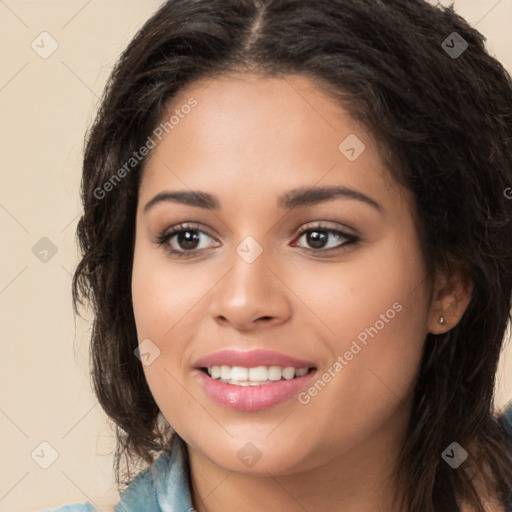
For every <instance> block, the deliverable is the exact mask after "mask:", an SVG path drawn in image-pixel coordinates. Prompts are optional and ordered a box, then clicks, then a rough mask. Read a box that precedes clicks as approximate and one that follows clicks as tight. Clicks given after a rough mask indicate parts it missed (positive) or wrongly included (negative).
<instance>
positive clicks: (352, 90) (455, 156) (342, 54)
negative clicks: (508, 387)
mask: <svg viewBox="0 0 512 512" xmlns="http://www.w3.org/2000/svg"><path fill="white" fill-rule="evenodd" d="M454 32H456V33H457V34H458V35H459V36H460V37H462V38H463V40H464V41H465V42H466V43H467V48H466V50H465V51H464V52H463V53H462V54H460V55H457V56H455V55H454V54H453V53H452V54H450V52H449V51H448V50H447V48H446V45H445V44H444V43H443V41H445V39H446V38H447V37H449V36H450V37H452V39H451V40H450V39H448V40H449V41H450V45H449V46H450V47H453V46H455V42H454V41H458V44H460V41H461V40H460V39H457V40H454V39H453V37H457V36H453V33H454ZM458 48H460V46H459V47H458ZM230 72H234V73H258V74H259V75H261V76H263V77H279V76H285V75H286V74H298V75H302V76H306V77H309V78H311V79H312V80H313V81H314V82H315V83H316V84H317V85H318V87H321V89H322V90H323V91H325V92H326V93H327V94H329V95H330V97H332V98H334V99H335V100H336V101H339V102H340V103H342V104H343V106H344V107H345V108H346V109H348V110H349V112H350V113H351V115H352V116H353V117H354V119H356V120H358V121H360V122H361V123H363V125H364V126H365V127H366V128H367V129H368V131H369V133H370V134H372V135H373V136H374V138H375V140H377V141H378V143H379V151H380V152H381V154H382V157H383V158H384V160H385V161H386V163H387V164H388V166H389V170H390V172H391V173H392V175H393V177H394V178H395V179H396V181H397V182H399V183H400V184H402V185H403V186H405V187H406V188H407V189H409V190H410V191H412V193H413V195H414V197H415V201H416V209H417V212H418V218H419V225H418V231H419V234H420V239H421V246H422V251H423V254H424V257H425V261H426V263H427V266H428V269H429V270H430V274H429V276H432V275H433V273H434V271H436V270H437V269H441V268H450V265H449V263H450V262H460V263H462V264H464V266H465V267H466V268H467V270H468V272H469V275H470V278H471V280H472V282H473V292H472V297H471V301H470V303H469V305H468V308H467V310H466V311H465V313H464V315H463V316H462V318H461V320H460V322H459V323H458V324H457V325H456V326H455V327H454V328H453V329H451V330H449V331H448V332H446V333H445V334H441V335H433V334H430V333H429V334H428V335H427V339H426V342H425V347H424V353H423V358H422V362H421V367H420V370H419V373H418V375H417V380H416V383H415V390H414V398H413V404H412V413H411V417H410V423H409V425H408V435H407V440H406V442H405V444H404V446H403V449H402V452H401V454H400V463H399V465H398V468H397V472H398V473H397V478H398V479H399V482H401V487H403V489H405V495H404V497H402V501H401V503H402V505H404V506H406V507H407V510H410V511H414V512H434V511H447V510H450V511H458V510H460V509H459V505H460V504H461V503H462V502H465V503H466V502H467V503H469V504H470V505H471V506H473V507H474V509H475V510H477V511H479V512H484V508H483V504H482V502H481V500H480V496H479V494H478V493H477V489H476V487H475V485H474V483H473V481H472V479H473V475H472V474H470V472H469V471H468V470H466V464H464V465H462V466H460V468H459V469H458V470H456V471H454V470H453V469H452V468H450V467H449V466H448V464H446V463H445V462H444V461H442V459H441V453H442V452H443V450H444V449H445V448H446V447H447V446H448V445H449V444H450V443H452V442H453V441H454V440H457V442H458V443H459V444H461V445H462V446H464V447H467V449H468V451H469V454H470V458H469V459H468V460H469V461H470V462H471V463H472V464H470V465H468V467H471V466H474V467H475V468H476V469H477V470H478V471H479V472H480V471H481V472H482V474H483V475H484V476H485V486H486V488H487V489H488V492H489V493H492V494H493V495H494V496H496V497H497V499H499V500H500V501H502V502H505V501H507V500H510V499H511V489H510V482H512V455H511V453H510V451H509V448H508V447H507V438H506V433H505V430H504V426H503V424H502V419H503V418H502V417H501V418H500V417H499V416H496V412H495V410H494V403H493V400H494V398H493V396H494V385H495V378H496V372H497V367H498V361H499V356H500V351H501V349H502V346H503V344H504V340H505V339H506V336H505V335H506V333H507V326H508V325H509V322H510V320H511V316H510V311H511V306H512V304H511V291H512V264H511V263H512V200H511V199H510V197H507V193H506V191H507V190H509V191H510V192H512V190H511V189H510V187H511V186H512V81H511V77H510V75H509V74H508V73H507V71H506V70H505V69H504V68H503V66H502V65H501V64H500V62H499V61H498V60H496V59H495V58H493V57H492V56H490V54H489V53H488V52H487V50H486V48H485V37H484V36H483V35H482V34H481V33H480V32H478V31H477V30H476V29H475V28H473V27H471V26H470V25H469V24H468V23H467V22H466V21H465V20H464V19H463V18H462V17H460V16H459V15H457V14H456V13H455V12H454V9H453V4H452V5H451V6H450V7H447V8H445V7H434V6H432V5H430V4H429V3H427V2H426V1H423V0H315V1H308V0H170V1H167V2H166V3H164V4H163V5H162V6H161V7H160V8H159V10H158V11H157V12H156V13H155V14H154V15H153V16H152V17H151V18H150V19H149V20H148V21H147V22H146V23H145V25H144V26H143V27H142V28H141V29H140V30H139V32H138V33H137V34H136V35H135V37H134V38H133V40H132V41H131V42H130V44H129V45H128V47H127V48H126V49H125V51H124V52H123V53H122V55H121V56H120V58H119V60H118V62H117V63H116V65H115V67H114V69H113V72H112V74H111V76H110V78H109V80H108V82H107V85H106V87H105V90H104V93H103V97H102V99H101V103H100V106H99V110H98V113H97V116H96V119H95V121H94V122H93V124H92V126H91V127H90V129H89V131H88V133H87V138H86V143H85V152H84V160H83V174H82V182H81V200H82V203H83V215H82V216H81V218H80V220H79V223H78V227H77V240H78V243H79V246H80V249H81V260H80V262H79V264H78V266H77V268H76V270H75V273H74V276H73V283H72V292H73V307H74V311H75V313H78V310H79V309H78V306H79V305H81V306H85V305H86V304H87V305H89V306H91V308H92V311H93V315H94V316H93V326H92V334H91V344H90V356H91V366H92V373H91V375H92V382H93V386H94V391H95V393H96V395H97V398H98V400H99V402H100V404H101V406H102V407H103V409H104V410H105V412H106V413H107V415H108V416H109V418H110V419H111V421H113V423H114V424H115V428H116V437H117V447H116V452H115V459H114V466H115V476H116V483H117V485H118V489H121V487H124V486H126V485H127V484H128V483H129V482H130V480H131V479H132V476H133V475H132V474H131V470H130V466H134V465H136V464H141V465H142V466H147V465H149V464H151V463H152V462H153V461H154V459H155V457H156V456H157V454H159V453H160V452H162V451H163V450H166V449H168V448H169V442H170V439H171V437H172V435H175V433H174V432H173V430H172V427H171V426H170V425H169V424H168V423H166V421H165V419H164V418H163V417H162V414H161V412H160V411H159V408H158V406H157V404H156V403H155V401H154V399H153V397H152V394H151V392H150V389H149V387H148V385H147V382H146V379H145V377H144V372H143V368H142V365H141V364H140V361H139V360H138V359H137V358H136V357H135V356H134V350H135V348H136V347H137V345H138V340H137V335H136V328H135V320H134V315H133V308H132V297H131V287H130V284H131V272H132V263H133V249H134V237H135V212H136V208H137V198H138V187H139V184H140V177H141V174H142V171H143V169H144V163H145V161H146V158H143V159H141V160H140V161H138V162H137V163H136V165H134V166H133V168H132V169H131V170H130V172H128V173H126V174H127V175H126V176H125V177H124V178H123V180H122V182H121V183H119V184H117V185H116V186H115V187H113V188H114V190H112V191H110V192H109V193H104V192H102V193H100V192H99V191H100V190H103V191H104V190H105V189H104V188H103V187H104V184H105V183H106V182H107V181H109V180H110V179H111V178H112V176H113V175H114V174H116V173H117V172H118V171H119V169H120V168H121V166H122V165H123V164H124V163H125V162H127V160H129V159H130V158H131V156H132V155H133V153H134V151H136V150H137V149H139V148H140V147H141V146H143V145H144V143H145V141H146V140H147V138H148V136H149V135H150V134H151V133H152V132H153V131H154V130H155V128H156V127H157V126H158V125H159V123H160V122H161V121H162V119H164V117H165V115H166V113H167V112H168V108H169V105H170V104H171V102H172V100H173V98H174V97H175V95H176V94H177V92H178V91H180V90H182V89H183V88H184V87H186V86H187V85H188V84H191V83H192V82H193V81H194V80H197V79H202V78H212V79H213V78H215V77H217V76H221V75H222V74H225V73H230ZM123 455H124V468H121V460H122V459H123ZM142 466H141V467H142ZM122 469H123V470H122ZM132 469H133V467H132Z"/></svg>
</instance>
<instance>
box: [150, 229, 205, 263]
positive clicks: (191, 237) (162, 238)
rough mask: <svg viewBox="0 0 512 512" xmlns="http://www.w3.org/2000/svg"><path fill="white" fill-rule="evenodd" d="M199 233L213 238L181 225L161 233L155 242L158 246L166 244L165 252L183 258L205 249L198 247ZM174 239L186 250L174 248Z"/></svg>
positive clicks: (198, 230) (200, 231)
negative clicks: (186, 254)
mask: <svg viewBox="0 0 512 512" xmlns="http://www.w3.org/2000/svg"><path fill="white" fill-rule="evenodd" d="M199 233H201V234H204V235H206V236H208V237H209V238H212V237H210V235H208V233H205V232H204V231H202V230H200V229H197V228H195V227H192V226H188V225H185V224H180V225H179V226H175V227H174V228H171V229H170V230H169V231H164V232H163V233H161V234H160V235H159V236H158V237H157V239H156V240H155V241H154V242H155V243H156V244H158V245H164V244H165V245H166V247H165V250H166V251H167V252H169V253H171V254H176V255H178V256H181V255H183V254H185V253H191V252H194V251H198V250H202V249H204V247H199V248H198V247H197V243H198V242H199V241H200V237H199V235H198V234H199ZM174 238H176V240H177V243H178V246H182V248H184V250H180V249H175V248H173V244H172V243H171V242H172V241H173V239H174Z"/></svg>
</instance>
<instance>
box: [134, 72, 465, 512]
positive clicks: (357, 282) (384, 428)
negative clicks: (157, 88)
mask: <svg viewBox="0 0 512 512" xmlns="http://www.w3.org/2000/svg"><path fill="white" fill-rule="evenodd" d="M190 97H194V98H195V99H196V100H197V101H198V105H197V107H195V108H194V109H193V110H192V111H191V112H190V113H189V114H188V115H187V116H184V118H183V119H180V122H179V124H177V125H176V126H174V128H173V130H172V131H169V133H168V134H165V135H164V137H163V138H162V140H161V142H159V143H158V145H157V146H156V147H155V148H154V149H153V150H152V151H151V154H150V157H149V160H148V162H147V166H146V168H145V171H144V175H143V179H142V181H141V186H140V190H139V203H138V208H137V219H136V242H135V252H134V266H133V275H132V295H133V307H134V314H135V320H136V326H137V334H138V338H139V342H141V341H142V340H144V339H146V338H149V339H150V340H152V342H153V343H154V344H155V345H156V346H157V347H158V348H159V350H160V355H159V357H157V358H156V359H155V360H154V361H153V362H152V363H151V364H150V365H148V366H144V371H145V376H146V379H147V382H148V384H149V387H150V389H151V392H152V394H153V396H154V398H155V400H156V402H157V404H158V406H159V408H160V410H161V411H162V413H163V415H164V416H165V418H166V419H167V421H168V422H169V423H170V424H171V425H172V427H173V428H174V430H175V431H176V432H177V433H178V434H179V435H180V436H181V437H182V438H183V439H184V440H185V442H186V443H187V445H188V452H189V460H190V472H191V489H192V495H193V506H194V508H195V509H196V510H197V511H199V512H205V511H208V512H220V511H222V512H230V511H235V510H249V511H268V510H280V511H282V512H292V511H293V512H295V511H297V510H302V509H304V510H322V511H324V512H334V511H340V510H343V511H348V512H355V511H361V510H365V511H368V512H370V511H381V510H387V511H390V512H394V511H398V510H399V509H398V508H397V507H396V506H393V504H392V501H391V499H392V492H393V490H394V488H395V484H394V481H393V479H392V478H391V470H392V469H393V467H394V466H395V462H396V457H397V455H398V451H399V448H400V446H401V445H402V444H403V442H404V436H405V432H406V424H407V420H408V417H409V414H410V399H411V395H412V391H413V388H414V381H415V377H416V375H417V372H418V368H419V364H420V360H421V355H422V350H423V346H424V341H425V337H426V335H427V333H428V332H432V333H441V332H444V331H447V330H449V329H451V328H453V327H454V326H455V325H456V323H457V322H458V321H459V319H460V318H461V316H462V314H463V312H464V310H465V309H466V307H467V305H468V303H469V299H470V296H471V284H470V283H469V282H468V281H467V279H465V278H464V275H463V274H462V272H460V273H459V272H458V270H456V271H455V272H454V273H453V276H452V278H451V279H450V280H448V279H447V277H446V275H445V274H442V273H438V274H436V275H435V276H432V275H429V274H428V273H427V270H426V267H425V262H424V258H423V255H422V253H421V249H420V245H419V240H418V233H417V229H416V224H415V223H414V221H413V218H414V213H415V210H414V201H413V198H412V197H411V196H410V194H409V192H408V191H406V190H404V189H401V188H400V186H399V185H398V183H396V182H395V181H394V180H393V178H392V177H391V174H390V173H389V171H388V170H387V169H386V168H385V165H384V163H383V161H382V160H381V158H380V155H379V153H378V151H377V149H376V145H375V143H374V141H373V140H372V139H371V137H370V135H369V134H368V132H367V131H366V130H365V129H364V128H363V127H362V126H361V125H359V124H358V123H356V122H355V121H354V120H353V119H352V118H351V117H350V116H349V115H348V113H347V112H346V111H345V110H344V109H343V108H342V107H341V106H340V105H338V104H337V103H335V102H334V101H333V100H332V99H331V98H329V97H327V96H326V95H324V94H323V93H322V92H321V90H320V89H319V88H317V87H316V85H315V83H314V82H312V81H311V80H310V79H308V78H306V77H300V76H289V75H287V76H286V77H284V78H283V77H281V78H261V77H258V76H256V75H243V76H242V75H224V76H223V77H221V78H216V79H215V80H213V81H210V82H206V81H198V82H194V83H193V84H191V85H190V86H189V87H188V88H186V89H184V90H182V91H181V92H180V93H179V95H178V96H177V97H176V98H175V99H174V101H173V107H172V109H170V112H171V113H172V111H173V110H174V109H176V108H179V107H180V105H183V104H185V103H186V102H187V100H188V98H190ZM349 134H355V135H356V136H357V137H358V138H359V139H360V140H361V141H363V143H364V145H365V147H366V149H365V150H364V151H363V152H362V153H361V154H360V155H359V156H358V157H357V158H356V159H355V160H354V161H350V160H349V159H347V158H346V157H345V156H344V154H342V153H341V151H340V150H339V149H338V146H339V144H340V143H341V142H342V141H343V140H344V139H345V138H346V137H347V136H348V135H349ZM328 185H343V186H346V187H350V188H352V189H355V190H357V191H359V192H361V193H363V194H365V195H366V196H368V197H370V198H372V199H373V200H374V201H376V202H377V203H379V204H380V205H381V207H382V211H379V210H377V209H376V208H373V207H372V206H370V205H368V204H366V203H364V202H361V201H358V200H354V199H347V198H342V197H336V198H334V199H331V200H329V201H325V202H321V203H318V204H316V205H310V206H305V207H301V208H297V209H296V210H289V211H287V210H284V209H283V208H279V207H278V206H277V197H278V196H279V195H280V194H282V193H284V192H286V191H289V190H291V189H294V188H297V187H301V186H304V187H309V186H328ZM164 190H200V191H204V192H209V193H212V194H215V195H216V196H218V198H219V201H220V202H221V205H222V208H221V209H220V210H219V211H216V212H214V211H208V210H206V209H203V208H199V207H195V206H190V205H183V204H178V203H174V202H170V201H166V202H160V203H158V204H155V205H154V206H153V207H152V208H150V209H149V210H148V211H147V212H145V211H144V206H145V205H146V204H147V203H148V201H150V200H151V199H152V198H153V197H154V196H155V195H156V194H158V193H160V192H162V191H164ZM182 222H187V223H194V224H199V226H194V227H193V229H199V230H202V231H204V233H202V232H201V231H200V232H194V233H195V234H196V235H197V236H199V237H200V238H199V240H200V245H198V246H195V247H198V248H197V249H195V253H194V255H192V256H188V255H187V256H184V257H178V256H175V255H171V254H169V253H168V252H166V250H165V245H163V246H159V245H157V244H156V243H154V240H155V238H156V237H157V236H158V235H159V234H160V233H161V232H162V231H164V230H166V229H169V228H170V227H172V226H175V225H177V224H179V223H182ZM319 222H321V223H322V224H325V225H327V226H328V228H332V229H338V230H341V231H345V232H347V233H349V234H355V235H357V236H358V237H359V238H360V240H361V241H360V242H359V243H356V244H352V245H346V246H344V248H342V249H340V250H338V251H336V250H335V249H333V250H331V251H330V253H327V252H325V251H326V250H327V249H325V248H324V247H327V248H330V247H333V248H335V247H340V246H341V245H342V244H343V243H346V241H347V240H346V239H344V238H337V237H336V236H335V235H334V234H330V235H329V234H328V233H326V232H325V231H322V232H323V233H324V235H325V236H326V237H328V238H326V239H324V245H321V244H317V245H315V243H314V239H313V241H312V240H311V239H308V235H307V233H306V234H302V235H300V237H299V236H298V232H299V230H300V229H301V228H303V227H307V228H314V227H315V226H317V225H318V223H319ZM248 236H251V237H253V238H254V239H255V240H256V241H257V242H258V244H259V245H260V246H261V248H262V249H263V252H262V253H261V255H260V256H259V257H258V258H257V259H256V260H255V261H254V262H252V263H250V264H249V263H247V262H246V261H245V260H244V259H242V258H241V257H240V256H239V255H238V254H237V252H236V248H237V247H238V246H239V244H240V243H241V242H242V241H243V240H244V239H245V238H246V237H248ZM179 240H180V239H179V238H178V237H177V236H175V237H174V238H173V239H172V240H169V241H168V242H167V246H168V247H172V248H174V249H176V250H181V251H182V252H186V251H187V250H188V251H190V250H191V249H190V247H194V246H191V245H188V246H187V244H186V243H183V240H184V239H183V238H181V245H180V242H179ZM322 251H323V252H322ZM434 278H435V279H434ZM394 303H399V304H400V305H401V306H402V309H401V311H400V312H397V313H396V315H395V317H394V318H393V319H391V320H389V321H388V322H386V323H385V326H384V328H382V329H380V330H379V332H378V334H377V335H376V336H375V337H374V338H369V339H368V343H367V345H366V346H364V348H362V350H361V351H360V352H358V353H357V355H356V356H354V358H353V359H352V360H351V361H350V362H348V364H347V365H346V366H345V367H344V368H343V369H342V370H341V371H339V372H338V373H337V374H336V377H335V378H333V379H332V380H331V382H329V383H328V384H327V385H326V386H325V387H324V388H323V389H322V390H321V392H319V393H318V394H317V395H316V396H315V397H313V398H311V401H310V402H309V403H307V404H305V405H303V404H301V403H299V402H298V400H297V397H293V398H292V399H291V400H288V401H286V402H284V403H281V404H279V405H276V406H274V407H271V408H268V409H265V410H261V411H253V412H241V411H234V410H231V409H228V408H226V407H223V406H220V405H218V404H216V403H215V402H213V401H212V400H211V399H210V398H209V396H208V395H207V394H206V392H205V391H204V389H203V388H202V387H201V385H200V384H199V381H198V379H197V375H196V373H197V371H196V370H194V368H193V366H194V363H195V362H196V361H197V360H198V359H199V358H201V357H204V356H205V355H208V354H211V353H213V352H216V351H218V350H220V349H224V348H228V347H229V348H234V349H240V350H250V349H253V348H264V349H270V350H276V351H278V352H281V353H284V354H287V355H291V356H294V357H297V358H299V359H304V360H306V361H314V362H315V366H316V367H317V368H318V374H319V375H320V376H321V375H322V374H323V373H324V372H326V371H327V369H328V368H329V367H332V366H333V364H334V362H335V361H336V358H337V356H338V355H343V354H344V353H345V352H346V351H347V350H348V349H349V348H350V346H351V343H352V342H353V341H354V340H356V337H357V335H358V334H360V333H361V332H362V331H364V329H365V328H368V327H370V326H374V325H375V323H376V321H377V320H379V319H380V318H381V315H382V314H385V312H386V311H387V310H389V309H390V308H392V305H393V304H394ZM441 315H444V317H445V319H446V323H445V324H444V326H443V325H441V324H440V323H439V317H440V316H441ZM247 442H251V443H252V444H254V445H255V446H256V447H257V449H258V450H259V451H260V452H261V454H262V456H261V459H260V460H259V461H258V462H257V463H256V464H255V465H254V466H252V467H251V468H249V467H246V466H245V465H244V464H243V463H242V462H241V461H240V460H239V458H238V457H237V453H238V451H239V450H240V449H241V448H242V447H243V446H244V445H245V444H246V443H247ZM301 507H302V508H301Z"/></svg>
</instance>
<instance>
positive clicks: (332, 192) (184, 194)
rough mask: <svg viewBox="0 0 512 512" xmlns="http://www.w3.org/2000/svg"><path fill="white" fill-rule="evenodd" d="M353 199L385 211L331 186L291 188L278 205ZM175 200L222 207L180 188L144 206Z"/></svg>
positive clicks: (209, 197) (367, 199)
mask: <svg viewBox="0 0 512 512" xmlns="http://www.w3.org/2000/svg"><path fill="white" fill-rule="evenodd" d="M338 197H340V198H343V199H353V200H357V201H361V202H363V203H365V204H367V205H370V206H372V207H373V208H375V209H376V210H378V211H379V212H383V210H384V208H383V207H382V205H380V204H379V203H377V201H375V200H374V199H372V198H370V197H368V196H367V195H365V194H363V193H362V192H359V191H357V190H354V189H352V188H348V187H342V186H331V187H310V188H308V187H301V188H297V189H293V190H290V191H288V192H286V193H284V194H283V195H281V196H279V197H278V200H277V206H278V207H279V208H285V209H287V210H292V209H296V208H300V207H304V206H311V205H315V204H318V203H322V202H325V201H330V200H332V199H336V198H338ZM166 201H170V202H174V203H180V204H186V205H188V206H196V207H198V208H205V209H207V210H215V211H218V210H220V209H221V203H220V201H219V199H218V198H217V197H216V196H214V195H213V194H209V193H208V192H200V191H196V190H178V191H173V192H171V191H163V192H160V193H158V194H157V195H156V196H155V197H153V199H151V200H150V201H149V202H148V203H147V204H146V206H145V207H144V212H147V211H148V210H149V209H151V208H152V207H153V206H155V205H156V204H158V203H162V202H166Z"/></svg>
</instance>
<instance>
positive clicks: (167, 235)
mask: <svg viewBox="0 0 512 512" xmlns="http://www.w3.org/2000/svg"><path fill="white" fill-rule="evenodd" d="M186 231H195V232H198V233H204V234H205V235H208V236H209V237H210V238H213V237H212V236H210V235H209V234H208V233H207V232H206V231H203V230H201V229H199V228H198V227H197V226H193V225H191V224H187V223H184V224H178V225H176V226H174V227H172V228H170V229H168V230H166V231H163V232H162V233H160V234H159V235H158V236H157V237H156V238H155V239H154V240H153V243H155V244H157V245H158V246H159V247H160V246H163V245H164V244H166V243H167V242H168V241H169V240H171V239H172V238H174V237H175V236H176V235H178V234H180V233H183V232H186ZM313 231H322V232H326V233H330V234H334V235H336V236H339V237H343V238H345V239H346V240H347V241H346V242H345V243H343V244H342V245H341V246H339V247H331V248H330V249H306V250H309V251H313V252H321V253H331V252H339V251H342V250H345V248H346V247H347V246H349V245H355V244H356V243H358V242H359V241H360V238H359V237H357V236H355V235H351V234H349V233H345V232H344V231H340V230H338V229H333V228H330V227H328V226H325V225H323V224H321V223H320V224H318V225H316V226H312V227H308V228H304V229H301V230H300V231H299V233H298V234H297V236H296V239H298V238H300V237H301V236H302V235H304V234H305V233H309V232H313ZM164 250H165V251H166V252H167V253H169V254H171V255H175V256H178V257H182V256H185V255H187V254H188V255H193V254H194V253H197V252H200V251H203V250H204V249H192V250H189V251H187V250H176V249H171V248H170V247H169V246H166V247H164Z"/></svg>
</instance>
